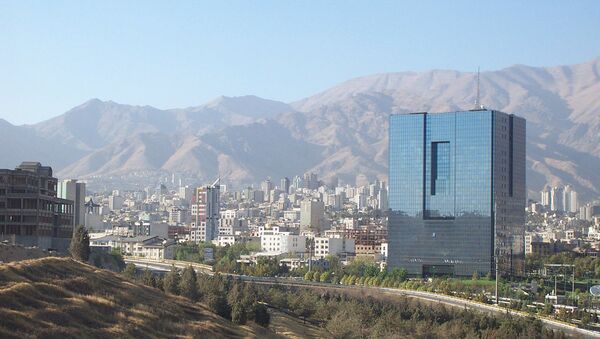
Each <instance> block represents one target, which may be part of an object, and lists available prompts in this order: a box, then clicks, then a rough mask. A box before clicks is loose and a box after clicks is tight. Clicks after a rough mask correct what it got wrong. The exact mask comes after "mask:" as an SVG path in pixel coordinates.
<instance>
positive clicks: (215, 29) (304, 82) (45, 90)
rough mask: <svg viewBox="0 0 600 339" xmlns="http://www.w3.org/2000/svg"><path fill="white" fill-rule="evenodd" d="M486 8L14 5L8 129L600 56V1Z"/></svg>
mask: <svg viewBox="0 0 600 339" xmlns="http://www.w3.org/2000/svg"><path fill="white" fill-rule="evenodd" d="M480 2H484V1H472V2H465V1H431V2H427V1H291V0H290V1H285V0H282V1H220V0H219V1H217V0H215V1H212V2H210V3H209V2H200V1H190V2H185V1H165V2H161V1H139V2H138V1H122V0H121V1H104V0H102V1H100V0H98V1H80V0H73V1H54V0H53V1H21V0H14V1H5V0H0V118H3V119H6V120H8V121H10V122H12V123H15V124H22V123H34V122H38V121H40V120H43V119H47V118H50V117H52V116H55V115H58V114H61V113H63V112H65V111H66V110H68V109H69V108H71V107H73V106H76V105H79V104H81V103H82V102H84V101H86V100H88V99H90V98H100V99H102V100H114V101H117V102H120V103H128V104H142V105H152V106H156V107H158V108H174V107H186V106H193V105H198V104H202V103H204V102H206V101H208V100H210V99H212V98H214V97H216V96H219V95H228V96H237V95H245V94H254V95H258V96H261V97H265V98H269V99H275V100H282V101H294V100H298V99H301V98H303V97H305V96H309V95H312V94H314V93H316V92H318V91H321V90H324V89H326V88H328V87H330V86H333V85H335V84H337V83H339V82H341V81H344V80H347V79H349V78H352V77H355V76H360V75H366V74H371V73H378V72H394V71H420V70H428V69H433V68H437V69H440V68H443V69H458V70H463V71H473V70H475V69H476V68H477V66H478V65H481V68H482V70H495V69H500V68H504V67H507V66H510V65H513V64H528V65H534V66H551V65H561V64H572V63H578V62H584V61H587V60H590V59H592V58H593V57H596V56H600V1H597V0H592V1H581V0H577V1H566V0H565V1H548V0H544V1H530V0H527V1H497V2H496V4H482V3H480ZM486 2H489V1H486Z"/></svg>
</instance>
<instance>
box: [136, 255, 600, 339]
mask: <svg viewBox="0 0 600 339" xmlns="http://www.w3.org/2000/svg"><path fill="white" fill-rule="evenodd" d="M125 262H128V263H134V264H136V265H138V266H141V267H148V268H149V269H153V270H158V271H168V270H170V269H171V266H172V265H175V267H177V268H185V267H187V266H189V265H190V263H189V262H185V261H168V262H158V261H154V260H149V259H132V258H125ZM192 265H193V266H195V267H194V268H195V269H196V272H198V273H204V274H211V275H212V274H213V272H212V270H209V269H208V267H209V266H206V265H200V264H195V265H194V264H192ZM228 275H230V276H233V277H236V278H239V279H241V280H243V281H247V282H251V283H256V284H265V285H280V286H299V287H313V288H315V287H319V288H334V289H346V290H347V289H359V290H360V289H365V290H369V291H376V292H381V293H384V294H393V295H401V296H407V297H412V298H416V299H420V300H425V301H429V302H435V303H442V304H445V305H448V306H451V307H460V308H468V309H473V310H477V311H480V312H486V313H494V314H506V313H509V314H512V315H516V316H521V317H526V316H530V315H529V314H526V313H524V312H519V311H514V310H509V309H506V308H501V307H497V306H494V305H488V304H483V303H478V302H475V301H471V300H466V299H461V298H456V297H452V296H448V295H444V294H436V293H432V292H421V291H413V290H404V289H395V288H386V287H373V286H369V287H365V286H343V285H332V284H326V283H317V282H307V281H290V280H289V279H283V278H266V277H251V276H244V275H236V274H228ZM538 318H539V319H540V320H541V321H542V323H543V324H544V325H545V326H546V327H547V328H550V329H553V330H559V331H562V332H565V333H567V334H571V335H579V336H583V337H584V338H600V333H598V332H594V331H590V330H585V329H582V328H577V327H575V326H572V325H569V324H566V323H563V322H560V321H556V320H552V319H547V318H541V317H538Z"/></svg>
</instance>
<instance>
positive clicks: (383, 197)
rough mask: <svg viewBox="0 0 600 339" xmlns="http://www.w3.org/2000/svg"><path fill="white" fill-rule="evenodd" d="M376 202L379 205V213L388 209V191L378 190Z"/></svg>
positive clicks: (384, 189) (383, 188)
mask: <svg viewBox="0 0 600 339" xmlns="http://www.w3.org/2000/svg"><path fill="white" fill-rule="evenodd" d="M377 202H378V203H379V205H378V206H377V207H378V208H379V210H381V211H387V209H388V191H387V189H386V188H385V187H382V188H380V189H379V194H378V195H377Z"/></svg>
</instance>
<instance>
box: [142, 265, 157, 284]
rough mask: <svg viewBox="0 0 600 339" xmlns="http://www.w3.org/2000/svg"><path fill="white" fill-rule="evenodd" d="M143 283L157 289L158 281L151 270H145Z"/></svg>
mask: <svg viewBox="0 0 600 339" xmlns="http://www.w3.org/2000/svg"><path fill="white" fill-rule="evenodd" d="M142 283H143V284H144V285H146V286H150V287H156V279H155V278H154V274H152V272H150V270H148V269H146V270H144V274H143V275H142Z"/></svg>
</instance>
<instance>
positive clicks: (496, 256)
mask: <svg viewBox="0 0 600 339" xmlns="http://www.w3.org/2000/svg"><path fill="white" fill-rule="evenodd" d="M494 257H495V258H496V305H499V303H498V302H499V300H498V250H496V255H495V256H494Z"/></svg>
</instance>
